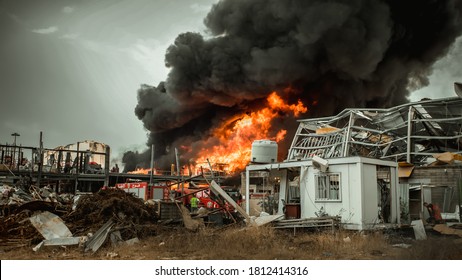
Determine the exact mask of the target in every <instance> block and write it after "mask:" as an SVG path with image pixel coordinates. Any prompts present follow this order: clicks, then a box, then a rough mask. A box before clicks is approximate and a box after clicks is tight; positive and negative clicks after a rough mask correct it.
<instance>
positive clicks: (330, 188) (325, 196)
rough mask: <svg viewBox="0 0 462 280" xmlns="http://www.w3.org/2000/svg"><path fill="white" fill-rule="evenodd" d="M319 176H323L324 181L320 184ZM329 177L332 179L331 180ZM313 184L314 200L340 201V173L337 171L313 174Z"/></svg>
mask: <svg viewBox="0 0 462 280" xmlns="http://www.w3.org/2000/svg"><path fill="white" fill-rule="evenodd" d="M321 178H324V183H323V184H322V185H320V182H321V181H320V180H321ZM331 178H332V179H334V180H332V179H331ZM335 182H336V184H335ZM314 184H315V201H316V202H341V201H342V184H341V174H340V173H339V172H335V173H334V172H332V173H331V172H329V173H318V174H315V175H314Z"/></svg>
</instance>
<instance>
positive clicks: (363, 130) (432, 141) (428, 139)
mask: <svg viewBox="0 0 462 280" xmlns="http://www.w3.org/2000/svg"><path fill="white" fill-rule="evenodd" d="M299 122H300V125H299V127H298V129H297V132H296V134H295V137H294V139H293V142H292V145H291V147H290V149H289V155H288V158H287V160H288V161H296V160H303V159H307V158H312V157H313V156H315V155H316V156H319V157H321V158H336V157H348V156H364V157H372V158H379V159H389V160H393V161H398V162H402V161H405V162H408V163H413V164H415V165H425V164H427V163H428V161H427V159H428V158H429V157H432V156H433V155H434V154H436V153H443V152H452V153H454V154H461V153H462V152H461V146H462V98H461V97H451V98H443V99H435V100H422V101H418V102H412V103H408V104H404V105H400V106H396V107H393V108H389V109H371V108H360V109H345V110H343V111H342V112H341V113H339V114H338V115H336V116H330V117H323V118H313V119H304V120H299Z"/></svg>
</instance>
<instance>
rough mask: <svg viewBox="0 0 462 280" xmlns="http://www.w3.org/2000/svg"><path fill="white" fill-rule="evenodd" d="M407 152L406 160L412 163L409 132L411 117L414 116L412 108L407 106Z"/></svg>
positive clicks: (410, 130) (410, 131) (410, 129)
mask: <svg viewBox="0 0 462 280" xmlns="http://www.w3.org/2000/svg"><path fill="white" fill-rule="evenodd" d="M407 118H408V119H407V153H406V162H407V163H412V158H411V153H412V143H411V141H412V140H411V133H412V119H413V118H414V108H413V107H412V106H409V112H408V116H407Z"/></svg>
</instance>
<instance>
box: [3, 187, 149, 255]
mask: <svg viewBox="0 0 462 280" xmlns="http://www.w3.org/2000/svg"><path fill="white" fill-rule="evenodd" d="M0 191H1V194H2V196H1V201H0V207H1V209H2V212H1V214H0V240H1V246H0V247H1V248H0V249H2V250H4V251H6V250H11V249H14V248H17V247H23V246H32V245H37V244H38V245H37V246H35V247H34V250H39V249H40V248H41V247H42V246H48V245H77V244H80V245H83V247H85V251H87V250H90V249H91V250H92V251H93V252H95V251H96V250H97V249H98V248H100V247H101V246H102V245H104V244H105V242H106V240H107V237H108V236H110V237H111V241H112V244H113V245H115V244H117V243H119V242H123V241H124V240H136V239H138V238H142V237H146V236H150V235H154V234H156V229H157V224H156V222H157V217H156V216H155V211H154V209H153V208H152V206H150V205H147V204H145V203H144V202H143V201H142V200H140V199H138V198H136V197H134V196H133V195H132V194H130V193H126V192H124V191H122V190H117V189H107V190H101V191H99V192H97V193H94V194H92V193H90V194H77V195H72V194H60V195H58V194H56V193H54V192H52V191H51V189H49V188H40V189H39V188H36V187H34V186H31V187H30V188H29V192H27V191H24V189H23V188H21V187H11V186H8V185H2V186H1V189H0ZM57 225H59V226H60V227H61V228H66V229H67V230H66V232H67V234H65V235H63V236H61V235H60V234H57V235H56V234H51V235H50V234H49V233H50V232H53V230H54V228H55V227H56V226H57ZM101 232H103V233H101ZM44 238H45V240H44ZM70 242H71V243H70ZM87 244H88V245H87ZM90 245H91V247H90Z"/></svg>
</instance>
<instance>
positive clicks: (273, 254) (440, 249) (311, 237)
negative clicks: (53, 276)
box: [0, 227, 462, 260]
mask: <svg viewBox="0 0 462 280" xmlns="http://www.w3.org/2000/svg"><path fill="white" fill-rule="evenodd" d="M396 243H407V244H410V245H411V246H412V247H411V248H407V249H404V248H397V247H393V246H392V245H393V244H396ZM0 259H129V260H138V259H150V260H162V259H185V260H186V259H187V260H190V259H193V260H200V259H205V260H207V259H208V260H233V259H235V260H270V259H271V260H276V259H279V260H281V259H284V260H290V259H297V260H304V259H307V260H326V259H327V260H374V259H375V260H377V259H378V260H387V259H430V260H433V259H462V242H461V239H455V238H451V237H447V236H436V235H432V236H429V239H428V240H425V241H415V240H413V239H412V238H408V237H403V236H399V235H397V236H393V235H389V234H384V233H382V232H371V233H368V234H361V233H359V232H356V231H336V232H335V233H331V232H307V231H302V230H299V231H297V232H296V234H295V235H294V234H293V231H292V230H276V229H273V228H269V227H260V228H246V229H243V228H241V227H228V228H224V229H216V228H203V229H200V230H199V231H197V232H190V231H187V230H185V229H184V228H181V227H177V228H158V230H157V234H156V236H151V237H148V238H144V239H141V241H140V242H139V243H137V244H134V245H125V244H123V245H118V246H115V247H113V246H111V245H110V244H109V243H107V244H106V245H105V246H104V247H102V248H101V249H100V250H98V251H97V252H96V253H95V254H90V253H83V249H82V248H78V247H76V246H69V247H47V248H44V249H43V250H41V251H39V252H33V251H32V249H31V247H23V248H19V249H17V250H12V251H8V252H3V253H0Z"/></svg>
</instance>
